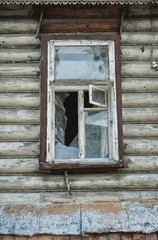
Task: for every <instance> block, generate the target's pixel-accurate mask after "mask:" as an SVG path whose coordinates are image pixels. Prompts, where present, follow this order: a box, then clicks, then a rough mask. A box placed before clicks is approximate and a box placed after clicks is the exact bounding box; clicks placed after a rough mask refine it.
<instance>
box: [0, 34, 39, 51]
mask: <svg viewBox="0 0 158 240" xmlns="http://www.w3.org/2000/svg"><path fill="white" fill-rule="evenodd" d="M24 46H32V47H39V46H40V40H39V39H38V38H37V39H36V38H35V34H1V35H0V48H7V47H8V48H14V47H23V48H24Z"/></svg>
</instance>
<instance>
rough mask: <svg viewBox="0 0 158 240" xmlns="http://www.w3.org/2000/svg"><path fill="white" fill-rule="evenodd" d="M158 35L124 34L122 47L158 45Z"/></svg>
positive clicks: (145, 33)
mask: <svg viewBox="0 0 158 240" xmlns="http://www.w3.org/2000/svg"><path fill="white" fill-rule="evenodd" d="M157 41H158V34H157V33H155V34H154V35H153V33H152V32H123V33H122V36H121V44H122V45H142V44H143V45H144V44H145V45H150V46H151V44H155V45H156V44H157Z"/></svg>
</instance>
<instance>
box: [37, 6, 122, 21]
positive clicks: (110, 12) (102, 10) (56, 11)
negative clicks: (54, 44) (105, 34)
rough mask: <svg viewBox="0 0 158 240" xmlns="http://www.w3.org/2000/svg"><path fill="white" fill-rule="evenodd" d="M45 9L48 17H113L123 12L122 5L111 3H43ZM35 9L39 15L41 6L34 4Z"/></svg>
mask: <svg viewBox="0 0 158 240" xmlns="http://www.w3.org/2000/svg"><path fill="white" fill-rule="evenodd" d="M42 7H43V9H44V16H47V18H61V17H64V18H70V17H72V18H74V17H79V18H81V17H87V18H88V17H89V18H90V17H91V18H92V17H93V18H94V17H104V18H105V17H106V18H111V16H112V17H114V18H115V17H116V18H117V17H120V16H121V14H122V8H121V7H117V8H116V7H114V6H110V5H95V6H93V5H87V4H86V5H81V4H78V5H75V6H74V5H64V6H62V5H59V4H58V5H53V6H51V5H49V6H48V5H43V6H42ZM33 10H34V12H33V13H34V14H33V15H34V16H35V17H39V15H40V11H41V8H40V7H38V6H33Z"/></svg>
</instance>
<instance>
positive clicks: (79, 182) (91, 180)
mask: <svg viewBox="0 0 158 240" xmlns="http://www.w3.org/2000/svg"><path fill="white" fill-rule="evenodd" d="M0 181H1V183H3V184H1V185H0V190H1V191H2V190H5V191H6V190H23V191H25V190H47V191H48V190H52V191H61V190H62V191H63V190H67V187H66V184H65V180H64V176H63V175H61V176H55V175H54V176H53V175H42V176H28V175H23V176H21V175H20V176H19V175H18V176H10V177H9V178H8V176H0ZM69 181H70V184H71V189H72V191H73V190H86V191H91V190H101V189H102V190H103V189H104V190H106V189H111V190H112V189H118V190H121V189H135V190H139V189H144V190H147V189H148V190H149V189H153V190H154V189H155V190H156V189H157V174H142V173H139V174H130V173H128V174H121V175H120V174H112V175H111V174H106V175H105V174H99V175H95V176H94V175H69Z"/></svg>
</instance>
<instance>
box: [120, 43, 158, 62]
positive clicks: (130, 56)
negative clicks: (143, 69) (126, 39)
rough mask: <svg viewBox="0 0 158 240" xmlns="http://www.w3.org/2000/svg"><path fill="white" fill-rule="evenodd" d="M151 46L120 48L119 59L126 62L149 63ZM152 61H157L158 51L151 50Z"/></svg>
mask: <svg viewBox="0 0 158 240" xmlns="http://www.w3.org/2000/svg"><path fill="white" fill-rule="evenodd" d="M151 51H152V46H144V48H143V47H142V46H138V47H137V46H122V47H121V59H122V60H124V61H125V60H126V61H150V60H151ZM153 59H154V60H157V59H158V49H157V48H156V47H154V48H153Z"/></svg>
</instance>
